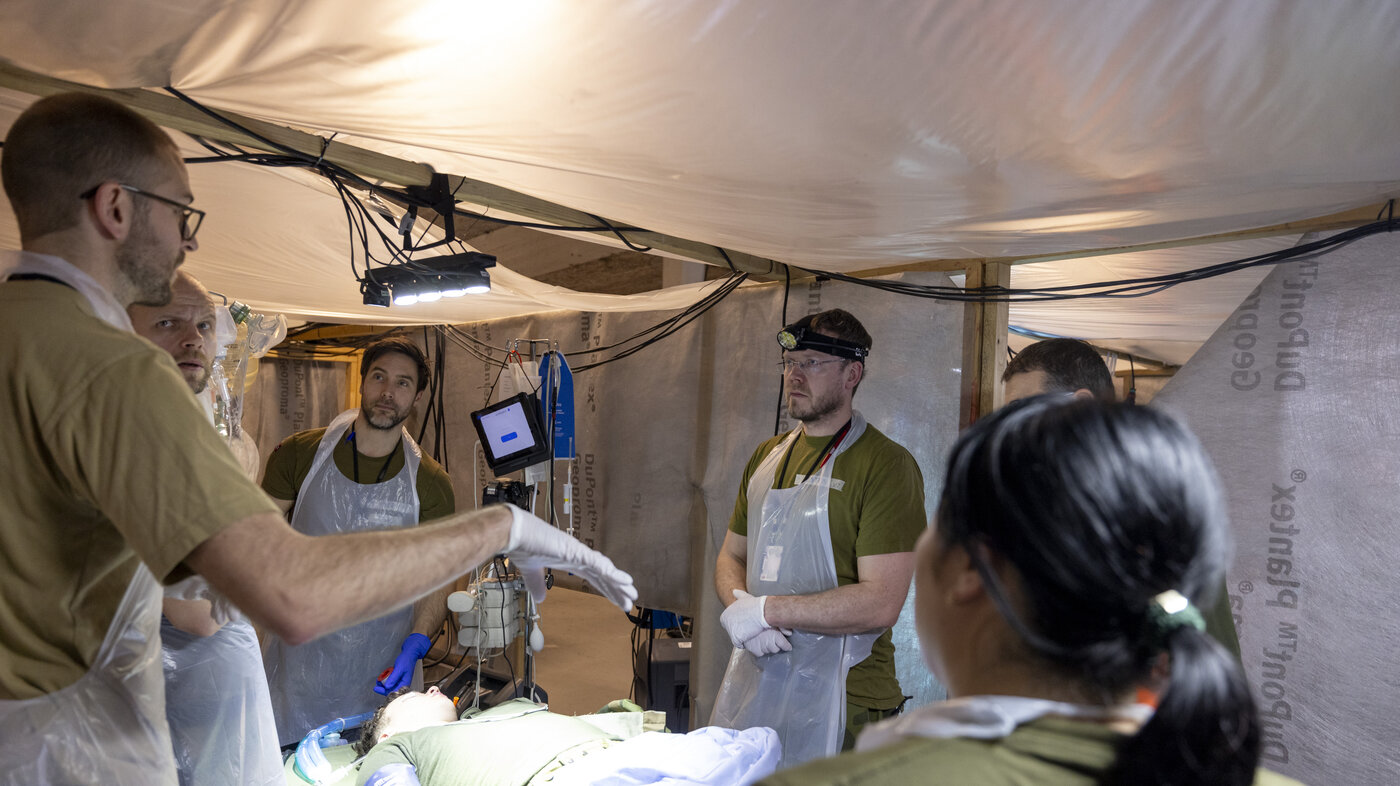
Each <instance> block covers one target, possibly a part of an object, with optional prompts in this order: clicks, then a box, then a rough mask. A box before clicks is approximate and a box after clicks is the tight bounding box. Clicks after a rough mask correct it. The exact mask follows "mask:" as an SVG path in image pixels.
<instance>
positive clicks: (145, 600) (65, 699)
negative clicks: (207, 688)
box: [0, 564, 176, 786]
mask: <svg viewBox="0 0 1400 786" xmlns="http://www.w3.org/2000/svg"><path fill="white" fill-rule="evenodd" d="M160 602H161V591H160V585H159V584H157V583H156V580H155V577H154V576H152V575H151V571H150V569H148V568H147V567H146V566H145V565H144V564H138V565H137V567H136V573H135V575H133V576H132V577H131V583H130V584H128V585H127V588H126V594H124V595H123V596H122V600H121V604H120V605H118V607H117V613H116V616H115V617H113V618H112V624H111V625H109V626H108V628H107V635H106V636H105V637H104V638H103V640H102V646H101V648H99V649H98V651H97V658H96V660H95V661H94V662H93V664H92V668H91V669H89V670H88V673H87V674H84V675H83V676H82V677H81V678H80V679H79V680H78V681H77V682H75V683H73V684H72V685H69V686H68V687H66V688H63V689H61V690H57V691H54V692H53V693H49V694H46V695H44V696H40V697H38V698H34V699H26V700H23V701H0V783H3V784H17V785H18V784H25V785H26V786H33V785H35V784H43V785H44V786H58V785H59V784H103V786H107V785H108V784H112V785H113V786H151V785H152V784H155V785H156V786H167V785H168V786H174V784H175V783H176V778H175V759H174V757H173V756H172V755H171V751H170V729H169V727H168V726H167V725H166V722H165V677H164V675H162V674H161V669H160Z"/></svg>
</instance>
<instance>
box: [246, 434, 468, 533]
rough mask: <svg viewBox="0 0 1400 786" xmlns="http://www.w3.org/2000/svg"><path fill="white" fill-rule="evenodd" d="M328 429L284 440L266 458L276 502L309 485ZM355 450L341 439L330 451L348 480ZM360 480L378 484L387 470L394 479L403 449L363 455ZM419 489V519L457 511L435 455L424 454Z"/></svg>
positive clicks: (266, 480) (266, 478) (266, 486)
mask: <svg viewBox="0 0 1400 786" xmlns="http://www.w3.org/2000/svg"><path fill="white" fill-rule="evenodd" d="M325 434H326V430H325V429H323V428H313V429H309V430H307V431H298V432H297V433H295V434H293V435H291V436H290V437H287V438H286V439H284V440H282V444H280V445H278V446H277V447H276V448H275V449H274V450H273V451H272V455H270V456H268V457H267V471H266V472H265V473H264V474H263V480H262V487H263V491H266V492H267V493H268V494H270V495H271V496H272V497H274V498H276V499H289V500H295V499H296V498H297V492H299V491H300V490H301V484H302V483H304V482H306V476H307V475H308V474H310V473H311V464H312V462H313V461H315V459H316V449H317V448H319V447H320V445H321V438H322V437H323V436H325ZM352 450H354V447H353V446H352V445H351V444H350V443H349V442H348V441H346V440H343V439H342V440H341V441H340V442H339V443H338V444H337V445H336V446H335V450H333V451H331V458H332V459H333V460H334V461H335V465H336V467H337V468H339V469H340V474H342V475H344V476H345V477H346V478H347V479H351V480H354V479H355V457H354V456H353V455H352V454H351V451H352ZM386 460H387V461H388V462H389V467H388V469H385V468H384V462H385V461H386ZM359 465H360V472H359V479H358V482H359V483H361V484H364V485H371V484H373V483H375V481H376V479H377V478H378V477H379V473H380V470H383V471H384V480H385V481H388V480H392V479H393V478H394V476H395V475H398V474H399V472H400V471H401V470H402V469H403V465H404V458H403V449H402V448H400V449H398V450H396V451H394V452H393V453H392V454H391V455H389V456H366V455H364V454H363V453H361V454H360V457H359ZM414 486H415V487H416V488H417V490H418V520H419V521H420V522H422V521H432V520H433V519H438V518H442V517H443V516H450V515H451V514H452V513H453V512H454V511H455V510H456V498H455V496H454V495H453V493H452V481H451V479H450V478H448V477H447V472H446V471H444V470H443V468H442V465H441V464H439V463H437V462H436V461H434V460H433V458H432V456H429V455H427V454H424V455H423V457H422V461H420V462H419V464H418V478H417V481H416V482H415V483H414Z"/></svg>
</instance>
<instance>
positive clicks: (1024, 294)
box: [799, 219, 1400, 303]
mask: <svg viewBox="0 0 1400 786" xmlns="http://www.w3.org/2000/svg"><path fill="white" fill-rule="evenodd" d="M1397 228H1400V222H1397V221H1396V220H1394V219H1386V220H1383V221H1376V222H1372V223H1370V224H1364V225H1362V226H1359V227H1355V228H1353V229H1349V230H1345V231H1343V232H1339V233H1337V234H1335V235H1331V236H1329V237H1326V238H1323V239H1321V240H1317V241H1314V242H1312V243H1305V244H1300V245H1296V246H1292V247H1290V248H1286V249H1281V250H1279V251H1273V252H1269V253H1266V254H1259V255H1257V256H1253V257H1246V258H1244V259H1239V260H1232V261H1229V262H1222V263H1219V264H1215V265H1208V266H1205V267H1201V268H1195V269H1193V270H1187V271H1181V272H1176V273H1166V274H1162V275H1158V276H1147V277H1142V278H1134V279H1122V280H1118V281H1102V282H1097V283H1092V284H1069V285H1065V286H1059V287H1041V288H1033V289H1011V288H1007V287H999V286H990V287H970V288H966V289H964V288H959V287H951V286H949V287H944V286H931V285H925V284H910V283H906V282H899V281H877V280H872V279H861V278H856V277H854V276H848V275H845V274H841V273H829V272H824V271H816V270H807V269H806V268H799V270H804V271H805V272H807V273H811V274H812V275H815V276H825V277H827V278H831V279H832V280H835V281H843V282H846V283H851V284H857V285H860V286H866V287H871V288H874V289H880V290H883V291H886V292H891V293H895V294H902V295H911V296H914V297H922V298H929V299H934V300H946V301H953V302H961V303H1026V302H1039V301H1047V300H1075V299H1082V298H1134V297H1143V296H1146V295H1151V294H1154V293H1156V292H1161V291H1163V290H1165V289H1168V288H1170V287H1173V286H1177V285H1179V284H1183V283H1186V282H1190V281H1201V280H1205V279H1208V278H1214V277H1216V276H1220V275H1224V274H1226V273H1232V272H1235V271H1237V270H1244V269H1246V268H1250V267H1258V266H1262V265H1276V264H1279V263H1281V262H1287V261H1290V260H1294V259H1299V258H1305V257H1315V256H1321V255H1322V254H1325V253H1328V252H1331V251H1335V250H1337V249H1338V248H1341V247H1343V246H1346V245H1348V244H1350V243H1353V242H1355V241H1357V240H1360V239H1361V238H1363V237H1367V236H1369V235H1373V234H1376V233H1379V232H1392V231H1395V229H1397Z"/></svg>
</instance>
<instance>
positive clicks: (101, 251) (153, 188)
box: [0, 93, 636, 786]
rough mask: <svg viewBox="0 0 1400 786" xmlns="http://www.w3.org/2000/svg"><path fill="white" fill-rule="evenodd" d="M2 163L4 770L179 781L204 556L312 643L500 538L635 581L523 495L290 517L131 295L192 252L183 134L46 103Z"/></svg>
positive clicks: (496, 545) (130, 115)
mask: <svg viewBox="0 0 1400 786" xmlns="http://www.w3.org/2000/svg"><path fill="white" fill-rule="evenodd" d="M0 178H3V181H4V187H5V193H6V195H7V196H8V197H9V199H10V204H11V205H12V206H13V208H14V211H15V217H16V219H17V220H18V224H19V231H20V240H21V244H22V246H23V251H21V252H19V253H18V254H14V255H9V258H3V257H0V269H5V270H6V275H5V276H4V278H5V279H6V280H5V281H4V283H2V284H0V333H3V335H4V336H5V340H4V341H3V342H0V379H4V380H5V384H4V385H3V386H0V440H4V443H3V444H0V484H3V485H0V784H11V783H13V784H21V783H22V784H50V783H62V784H98V783H100V784H121V785H125V784H133V785H138V784H139V785H141V786H146V785H148V784H159V785H162V786H164V785H165V784H175V783H176V782H177V777H176V772H175V762H174V756H173V753H172V751H171V741H170V732H169V728H168V726H167V724H166V719H165V695H164V677H163V675H162V673H161V661H160V636H159V623H160V608H161V591H160V588H159V585H158V583H157V582H158V581H161V582H165V583H173V582H175V581H178V580H181V579H183V578H185V577H187V576H189V575H191V574H192V573H195V574H199V575H201V576H203V577H204V578H205V579H206V580H208V582H209V583H210V585H212V587H213V588H214V589H215V590H217V591H218V592H219V593H220V594H221V595H222V596H224V597H226V598H227V599H228V600H230V601H231V602H232V603H233V604H234V605H236V606H237V607H238V608H239V609H241V610H242V611H243V612H244V613H246V614H247V615H248V616H249V618H251V619H252V620H253V621H254V622H256V623H259V624H260V625H261V626H262V627H264V628H265V629H267V630H269V631H271V632H273V633H275V634H277V635H279V636H281V637H283V638H284V639H286V640H288V641H292V642H294V643H300V642H305V641H309V640H311V639H314V638H316V637H318V636H321V635H323V634H326V633H329V632H331V631H334V630H336V629H339V628H341V627H344V626H346V625H350V624H353V623H356V622H359V621H361V620H365V619H370V618H373V617H376V616H379V615H382V614H385V613H387V612H389V611H391V610H393V609H396V608H400V607H403V606H405V605H407V604H409V603H412V602H413V601H414V600H415V599H417V598H419V597H421V596H423V595H425V594H427V593H429V592H431V591H433V590H435V589H438V588H439V587H441V586H443V585H445V584H447V583H448V582H450V581H452V580H453V579H455V578H456V577H458V576H459V575H461V574H462V573H463V572H464V571H468V570H471V569H473V568H474V567H475V566H477V565H479V564H481V563H483V562H485V561H486V560H488V559H490V558H491V557H492V556H493V555H495V554H497V553H505V554H507V555H508V556H514V557H516V559H517V561H518V562H520V564H529V565H531V566H532V569H534V570H538V571H540V572H543V570H544V567H546V566H551V567H557V568H561V569H564V570H569V571H572V572H574V573H578V574H580V575H581V576H582V577H583V578H584V579H585V580H587V581H588V582H589V583H590V584H592V585H593V586H595V587H597V588H598V589H599V590H600V591H602V592H603V594H605V595H607V596H608V597H609V598H610V599H611V600H613V601H614V602H615V603H616V604H617V605H618V606H620V607H622V608H630V607H631V604H632V601H634V600H635V599H636V590H635V589H634V588H633V586H632V579H631V577H630V576H628V575H627V574H626V573H624V572H623V571H620V570H618V569H617V568H616V567H614V566H613V564H612V562H611V561H610V560H608V559H607V558H606V557H604V556H602V555H600V554H598V553H597V552H594V551H592V550H591V549H588V548H585V547H584V546H583V545H582V544H581V543H579V542H578V541H576V540H574V539H573V538H570V537H568V536H567V535H565V534H564V533H562V532H560V531H559V530H557V529H555V528H553V527H551V526H550V525H549V524H547V523H545V522H542V521H540V520H539V519H537V518H535V517H533V516H531V515H530V514H528V513H525V512H524V511H520V510H518V509H514V508H511V507H509V506H492V507H489V508H485V509H482V510H479V511H473V512H471V513H464V514H458V515H454V516H451V517H448V518H444V519H442V520H441V521H439V522H436V523H432V524H425V525H423V526H420V527H415V528H413V529H412V530H400V531H393V532H367V533H355V534H351V535H329V536H325V537H319V538H311V537H307V536H304V535H301V534H299V533H297V532H295V531H294V530H293V529H292V528H291V527H290V526H288V524H287V522H286V520H285V519H284V518H283V517H282V514H281V511H280V510H278V508H277V506H276V505H274V504H273V502H272V501H271V500H270V499H268V497H267V496H266V495H265V494H264V493H263V492H262V490H261V489H259V488H258V486H257V484H256V483H254V482H253V481H251V480H249V479H248V478H247V477H246V476H245V475H244V472H243V469H242V467H240V466H239V464H238V461H237V460H236V459H235V458H234V456H233V453H232V452H231V451H230V450H229V449H228V447H227V446H226V445H225V444H224V443H223V442H222V440H221V439H220V438H219V436H218V435H217V433H216V432H215V431H214V429H211V428H209V425H208V421H207V420H206V419H205V416H204V413H203V412H202V411H201V409H200V407H199V405H198V404H197V403H196V402H195V400H194V397H193V396H192V395H191V393H190V391H189V388H188V387H187V386H186V384H185V382H184V381H183V380H182V379H181V375H180V371H179V369H178V368H177V366H176V364H175V361H174V360H173V359H172V358H171V356H170V355H169V354H168V353H166V352H163V351H161V350H160V349H159V348H157V347H156V346H154V345H153V344H151V343H149V342H147V341H144V340H142V339H140V338H138V337H136V336H135V335H133V334H132V324H131V320H130V318H129V317H128V316H127V313H126V308H127V307H128V306H130V305H132V304H153V305H160V304H163V303H165V302H167V301H168V300H169V299H170V297H171V283H172V278H173V276H174V273H175V269H176V268H177V267H178V266H179V265H180V263H181V261H182V260H183V258H184V254H185V252H187V251H193V250H195V248H196V247H197V246H196V243H195V240H194V232H195V230H196V229H197V228H198V224H197V222H196V221H195V220H194V218H195V216H196V215H197V214H196V213H194V212H193V208H190V207H189V202H191V201H192V199H193V195H192V193H191V190H190V186H189V179H188V176H187V174H186V172H185V166H184V163H183V161H182V160H181V158H180V154H179V150H178V149H177V148H176V147H175V144H174V143H173V142H172V141H171V139H170V137H168V136H166V134H165V132H164V131H162V130H160V128H158V127H157V126H156V125H154V124H153V123H151V122H150V121H149V120H147V119H145V118H144V117H141V116H140V115H137V114H135V113H134V112H132V111H130V110H128V109H126V108H125V107H123V106H122V105H120V104H118V103H116V102H114V101H111V100H110V99H106V98H102V97H98V96H93V95H86V94H80V93H69V94H62V95H55V96H50V97H48V98H44V99H41V100H39V101H37V102H35V103H34V104H33V105H32V106H30V107H29V108H28V109H26V110H25V111H24V112H23V113H22V114H21V115H20V116H19V117H18V118H17V119H16V120H15V122H14V124H13V125H12V126H11V127H10V130H9V132H8V134H7V135H6V137H5V145H4V148H3V152H2V157H0Z"/></svg>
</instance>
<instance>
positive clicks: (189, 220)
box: [78, 183, 204, 240]
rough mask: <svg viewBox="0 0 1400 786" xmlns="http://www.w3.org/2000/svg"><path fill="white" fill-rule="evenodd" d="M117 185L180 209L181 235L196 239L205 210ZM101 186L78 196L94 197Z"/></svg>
mask: <svg viewBox="0 0 1400 786" xmlns="http://www.w3.org/2000/svg"><path fill="white" fill-rule="evenodd" d="M117 185H119V186H121V187H122V189H123V190H124V191H130V192H131V193H133V194H136V195H137V196H143V197H146V198H147V199H154V200H155V201H157V202H164V203H165V204H167V205H170V206H171V207H173V208H175V209H176V210H179V211H180V236H181V237H182V238H184V239H185V240H194V234H195V233H196V232H198V231H199V225H200V224H201V223H203V222H204V211H203V210H200V209H199V208H197V207H190V206H189V205H186V204H183V203H181V202H176V201H175V200H173V199H168V198H166V197H163V196H161V195H160V194H152V193H151V192H149V191H146V190H144V189H140V188H137V187H136V186H129V185H127V184H126V183H118V184H117ZM101 187H102V184H101V183H99V184H97V185H95V186H93V187H92V188H89V189H88V190H86V191H84V192H83V193H81V194H79V195H78V198H79V199H92V198H93V197H94V196H96V195H97V189H99V188H101Z"/></svg>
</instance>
